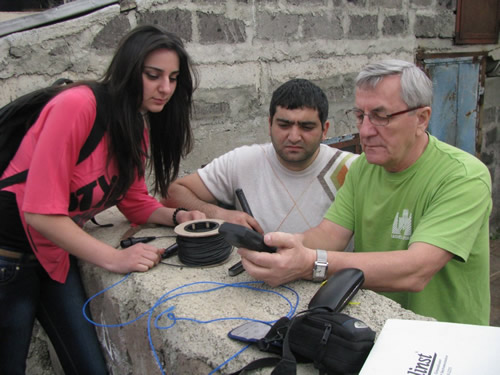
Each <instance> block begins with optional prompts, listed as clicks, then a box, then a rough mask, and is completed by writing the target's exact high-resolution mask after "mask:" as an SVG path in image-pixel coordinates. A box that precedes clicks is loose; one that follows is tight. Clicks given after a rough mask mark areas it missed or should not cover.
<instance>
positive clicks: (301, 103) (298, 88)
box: [269, 78, 328, 127]
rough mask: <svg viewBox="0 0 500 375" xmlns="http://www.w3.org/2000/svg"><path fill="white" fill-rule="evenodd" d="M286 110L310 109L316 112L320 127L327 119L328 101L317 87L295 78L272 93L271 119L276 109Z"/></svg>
mask: <svg viewBox="0 0 500 375" xmlns="http://www.w3.org/2000/svg"><path fill="white" fill-rule="evenodd" d="M278 106H280V107H282V108H286V109H297V108H312V109H315V110H317V111H318V116H319V120H320V121H321V126H322V127H323V125H324V124H325V122H326V120H327V118H328V99H327V98H326V95H325V93H324V92H323V90H321V89H320V88H319V87H318V86H316V85H315V84H314V83H312V82H311V81H308V80H307V79H301V78H296V79H292V80H290V81H288V82H285V83H284V84H282V85H281V86H280V87H278V88H277V89H276V90H275V91H274V92H273V97H272V98H271V105H270V106H269V116H270V118H271V119H272V118H273V117H274V114H275V113H276V107H278Z"/></svg>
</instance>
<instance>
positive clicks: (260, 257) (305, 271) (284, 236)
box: [238, 232, 316, 286]
mask: <svg viewBox="0 0 500 375" xmlns="http://www.w3.org/2000/svg"><path fill="white" fill-rule="evenodd" d="M264 242H265V243H266V245H269V246H276V247H277V248H278V250H277V252H276V253H273V254H271V253H265V252H258V251H253V250H247V249H243V248H241V249H238V254H240V256H241V262H242V264H243V267H245V270H246V271H247V272H248V273H249V274H250V275H251V276H253V277H255V278H256V279H257V280H262V281H264V282H266V283H267V284H269V285H271V286H278V285H282V284H286V283H288V282H290V281H294V280H299V279H311V277H312V269H313V264H314V262H315V260H316V252H315V251H314V250H312V249H308V248H306V247H304V245H302V235H300V234H299V235H297V234H289V233H280V232H273V233H268V234H266V235H265V236H264Z"/></svg>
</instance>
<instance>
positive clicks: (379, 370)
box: [359, 319, 500, 375]
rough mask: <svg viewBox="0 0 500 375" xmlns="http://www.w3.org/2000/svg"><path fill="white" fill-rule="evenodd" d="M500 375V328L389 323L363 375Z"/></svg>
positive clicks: (366, 364)
mask: <svg viewBox="0 0 500 375" xmlns="http://www.w3.org/2000/svg"><path fill="white" fill-rule="evenodd" d="M379 374H380V375H393V374H394V375H499V374H500V327H488V326H477V325H470V324H457V323H443V322H430V321H419V320H399V319H388V320H387V322H386V323H385V325H384V327H383V328H382V331H381V332H380V335H379V337H378V338H377V341H376V342H375V345H374V346H373V349H372V351H371V352H370V354H369V356H368V358H367V359H366V362H365V364H364V366H363V368H362V369H361V372H360V373H359V375H379Z"/></svg>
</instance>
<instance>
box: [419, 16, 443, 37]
mask: <svg viewBox="0 0 500 375" xmlns="http://www.w3.org/2000/svg"><path fill="white" fill-rule="evenodd" d="M437 23H438V22H436V19H435V18H434V17H428V16H417V18H416V21H415V36H416V37H417V38H436V37H437V36H438V32H437V31H436V26H437Z"/></svg>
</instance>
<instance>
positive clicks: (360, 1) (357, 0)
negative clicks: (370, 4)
mask: <svg viewBox="0 0 500 375" xmlns="http://www.w3.org/2000/svg"><path fill="white" fill-rule="evenodd" d="M346 1H347V2H348V3H349V4H352V5H356V6H359V7H364V6H366V2H367V0H346Z"/></svg>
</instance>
